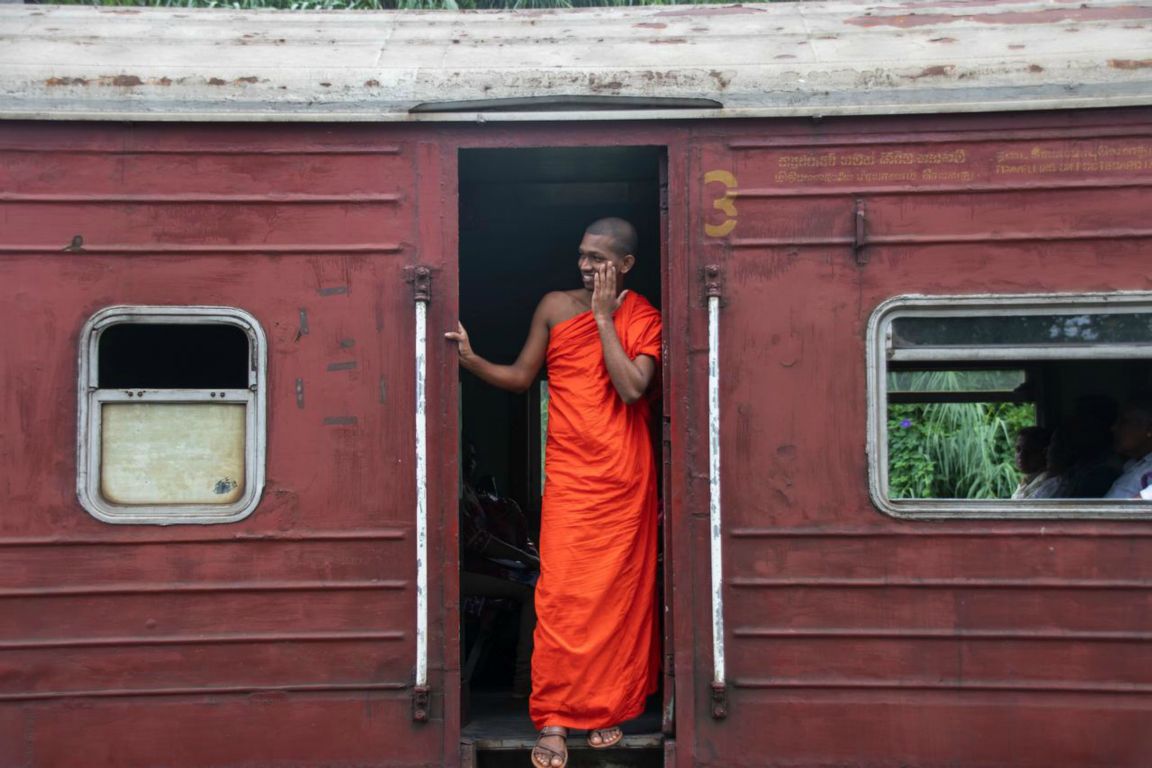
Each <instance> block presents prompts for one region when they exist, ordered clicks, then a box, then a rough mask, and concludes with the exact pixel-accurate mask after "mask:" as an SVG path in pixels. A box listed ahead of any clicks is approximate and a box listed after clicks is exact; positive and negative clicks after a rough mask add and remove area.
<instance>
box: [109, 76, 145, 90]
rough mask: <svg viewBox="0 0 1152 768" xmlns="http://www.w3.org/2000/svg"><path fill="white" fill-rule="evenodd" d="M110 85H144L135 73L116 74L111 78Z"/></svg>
mask: <svg viewBox="0 0 1152 768" xmlns="http://www.w3.org/2000/svg"><path fill="white" fill-rule="evenodd" d="M112 85H119V86H122V87H124V88H135V87H136V86H137V85H144V81H143V80H141V79H140V78H138V77H136V75H116V77H114V78H112Z"/></svg>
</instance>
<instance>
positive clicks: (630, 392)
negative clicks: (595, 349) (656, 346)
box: [596, 317, 656, 405]
mask: <svg viewBox="0 0 1152 768" xmlns="http://www.w3.org/2000/svg"><path fill="white" fill-rule="evenodd" d="M596 328H597V329H598V330H599V331H600V346H601V347H603V348H604V367H605V368H607V369H608V376H609V378H611V379H612V386H614V387H615V388H616V392H617V394H619V395H620V399H621V400H623V401H624V402H625V403H627V404H629V405H631V404H632V403H634V402H636V401H637V400H639V399H640V398H642V397H644V393H645V392H647V391H648V385H649V384H651V383H652V376H653V375H654V374H655V373H656V361H655V360H653V359H652V358H651V357H649V356H648V355H637V356H636V359H634V360H631V359H629V358H628V353H627V352H625V351H624V345H623V344H621V343H620V336H619V335H617V333H616V325H615V324H614V323H613V322H612V318H611V317H609V318H608V319H607V321H604V322H601V320H600V318H596Z"/></svg>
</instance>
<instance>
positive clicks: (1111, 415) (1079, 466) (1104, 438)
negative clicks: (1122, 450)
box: [1034, 395, 1121, 499]
mask: <svg viewBox="0 0 1152 768" xmlns="http://www.w3.org/2000/svg"><path fill="white" fill-rule="evenodd" d="M1116 410H1117V409H1116V402H1115V401H1114V400H1112V398H1110V397H1106V396H1103V395H1086V396H1083V397H1080V398H1078V399H1077V401H1076V405H1075V411H1074V413H1073V415H1072V417H1071V418H1069V419H1068V420H1067V421H1066V422H1065V423H1064V424H1063V425H1062V426H1061V427H1060V428H1059V429H1057V430H1056V431H1055V433H1053V435H1052V440H1051V442H1050V444H1049V446H1048V466H1047V474H1048V475H1049V476H1051V477H1054V478H1057V479H1058V485H1057V486H1056V487H1055V488H1053V489H1052V490H1053V493H1052V494H1051V495H1050V496H1048V497H1047V498H1062V499H1100V498H1103V497H1104V495H1105V494H1106V493H1107V492H1108V489H1109V488H1111V487H1112V483H1113V482H1115V480H1116V478H1117V477H1118V476H1119V475H1120V464H1121V462H1120V460H1119V459H1118V458H1117V457H1116V454H1115V453H1114V452H1113V450H1112V424H1113V423H1114V422H1115V420H1116ZM1034 498H1038V497H1034Z"/></svg>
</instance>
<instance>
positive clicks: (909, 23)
mask: <svg viewBox="0 0 1152 768" xmlns="http://www.w3.org/2000/svg"><path fill="white" fill-rule="evenodd" d="M1125 19H1152V7H1141V6H1117V7H1113V8H1088V7H1085V6H1083V5H1081V6H1080V7H1079V8H1049V9H1043V10H1039V11H1009V12H1005V13H965V14H957V15H951V14H945V13H925V14H918V13H909V14H906V15H903V16H858V17H856V18H853V19H846V20H845V23H847V24H855V25H856V26H859V27H881V26H887V27H900V28H901V29H908V28H910V27H926V26H930V25H939V24H955V23H956V22H958V21H974V22H976V23H978V24H1035V25H1041V24H1055V23H1058V22H1062V21H1081V22H1083V21H1120V20H1125Z"/></svg>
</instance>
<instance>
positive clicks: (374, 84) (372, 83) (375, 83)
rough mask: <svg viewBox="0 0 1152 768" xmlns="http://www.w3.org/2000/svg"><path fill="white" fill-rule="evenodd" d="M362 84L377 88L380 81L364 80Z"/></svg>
mask: <svg viewBox="0 0 1152 768" xmlns="http://www.w3.org/2000/svg"><path fill="white" fill-rule="evenodd" d="M364 85H366V86H367V87H369V88H379V87H380V81H379V80H365V81H364Z"/></svg>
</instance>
